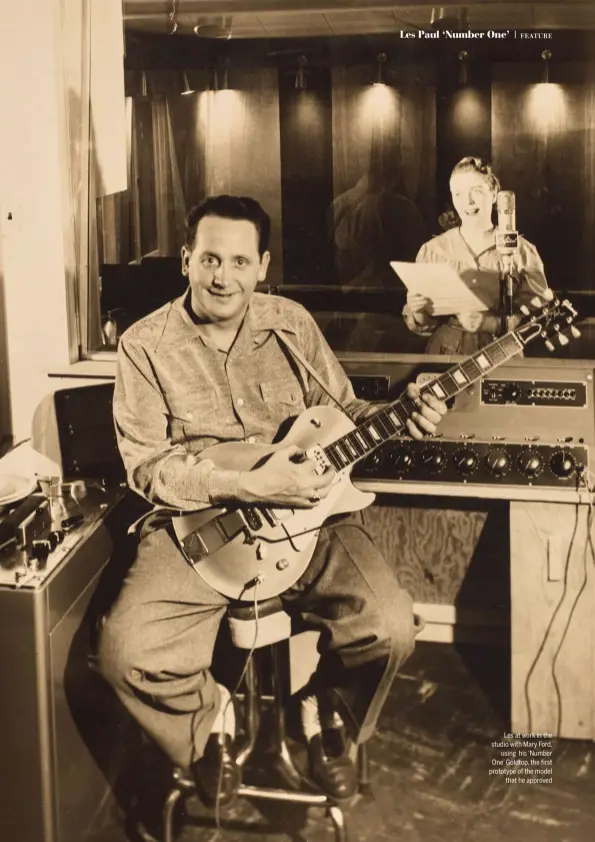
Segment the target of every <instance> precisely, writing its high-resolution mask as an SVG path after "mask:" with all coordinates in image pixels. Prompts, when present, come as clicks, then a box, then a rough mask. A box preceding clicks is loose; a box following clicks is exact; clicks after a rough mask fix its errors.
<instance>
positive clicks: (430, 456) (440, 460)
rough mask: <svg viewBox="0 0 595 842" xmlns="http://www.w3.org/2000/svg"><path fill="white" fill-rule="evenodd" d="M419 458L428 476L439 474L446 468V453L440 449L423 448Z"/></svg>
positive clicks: (432, 446) (433, 446) (434, 447)
mask: <svg viewBox="0 0 595 842" xmlns="http://www.w3.org/2000/svg"><path fill="white" fill-rule="evenodd" d="M420 458H421V464H422V465H423V467H424V468H425V470H426V471H427V472H428V473H429V474H440V473H441V472H442V471H443V470H444V469H445V468H446V453H445V452H444V451H443V450H442V448H441V447H436V446H435V445H431V446H430V447H425V448H424V449H423V450H422V452H421V457H420Z"/></svg>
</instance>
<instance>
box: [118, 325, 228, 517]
mask: <svg viewBox="0 0 595 842" xmlns="http://www.w3.org/2000/svg"><path fill="white" fill-rule="evenodd" d="M114 422H115V427H116V435H117V440H118V446H119V448H120V453H121V455H122V459H123V461H124V465H125V467H126V473H127V477H128V483H129V485H130V487H131V488H132V490H133V491H135V492H136V493H137V494H140V495H141V496H142V497H144V498H145V499H147V500H148V501H149V502H151V503H155V504H158V505H164V506H169V507H171V508H172V509H201V508H207V507H209V506H210V505H212V504H213V503H216V502H219V501H223V500H227V499H232V498H233V496H234V492H235V491H236V489H237V485H238V477H239V472H238V471H229V470H225V469H222V468H218V467H216V465H215V464H214V463H213V462H212V461H211V460H210V459H202V458H201V457H200V455H199V456H195V455H193V454H190V453H188V452H187V450H186V449H185V448H184V447H183V446H182V445H174V444H173V443H172V441H171V439H170V437H169V434H168V413H167V407H166V405H165V401H164V399H163V395H162V394H161V391H160V389H159V387H158V385H157V382H156V378H155V375H154V373H153V369H152V366H151V364H150V362H149V360H148V359H147V357H146V354H145V352H144V350H143V348H142V346H141V345H140V344H137V343H136V342H135V341H134V338H133V337H126V336H124V337H123V338H122V340H121V341H120V345H119V347H118V366H117V373H116V385H115V389H114Z"/></svg>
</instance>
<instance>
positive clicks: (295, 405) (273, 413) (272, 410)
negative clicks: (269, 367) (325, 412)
mask: <svg viewBox="0 0 595 842" xmlns="http://www.w3.org/2000/svg"><path fill="white" fill-rule="evenodd" d="M260 393H261V395H262V399H263V401H264V404H265V406H266V409H267V411H268V413H269V415H270V417H271V418H272V419H273V421H275V422H277V423H278V424H281V422H283V421H285V420H286V419H287V418H293V417H295V416H296V415H299V414H300V412H302V411H303V410H304V409H305V408H306V406H305V404H304V396H303V394H302V390H301V389H300V387H299V385H298V384H297V383H291V382H290V383H288V382H287V380H271V381H267V382H266V383H261V384H260Z"/></svg>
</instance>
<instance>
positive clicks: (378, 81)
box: [374, 53, 386, 85]
mask: <svg viewBox="0 0 595 842" xmlns="http://www.w3.org/2000/svg"><path fill="white" fill-rule="evenodd" d="M385 64H386V53H378V55H377V56H376V76H375V78H374V84H375V85H385V84H386V83H385V81H384V65H385Z"/></svg>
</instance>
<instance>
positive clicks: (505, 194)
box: [496, 190, 519, 257]
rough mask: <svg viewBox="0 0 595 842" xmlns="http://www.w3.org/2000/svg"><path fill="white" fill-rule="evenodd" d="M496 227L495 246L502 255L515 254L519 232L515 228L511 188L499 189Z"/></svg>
mask: <svg viewBox="0 0 595 842" xmlns="http://www.w3.org/2000/svg"><path fill="white" fill-rule="evenodd" d="M496 210H497V211H498V228H497V230H496V248H497V249H498V253H499V254H501V255H502V257H506V256H508V255H513V254H516V252H517V251H518V249H519V232H518V231H517V230H516V199H515V195H514V193H513V192H512V190H500V192H499V193H498V196H497V197H496Z"/></svg>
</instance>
